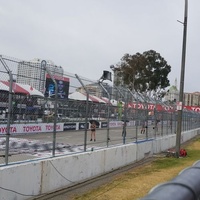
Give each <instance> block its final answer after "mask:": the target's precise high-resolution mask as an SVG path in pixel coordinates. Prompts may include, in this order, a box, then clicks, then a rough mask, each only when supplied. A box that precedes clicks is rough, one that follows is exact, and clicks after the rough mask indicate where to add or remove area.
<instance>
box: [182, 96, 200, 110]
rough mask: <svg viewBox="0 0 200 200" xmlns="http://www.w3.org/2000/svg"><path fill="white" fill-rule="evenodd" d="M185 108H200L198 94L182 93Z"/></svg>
mask: <svg viewBox="0 0 200 200" xmlns="http://www.w3.org/2000/svg"><path fill="white" fill-rule="evenodd" d="M184 105H185V106H198V107H199V106H200V92H193V93H184Z"/></svg>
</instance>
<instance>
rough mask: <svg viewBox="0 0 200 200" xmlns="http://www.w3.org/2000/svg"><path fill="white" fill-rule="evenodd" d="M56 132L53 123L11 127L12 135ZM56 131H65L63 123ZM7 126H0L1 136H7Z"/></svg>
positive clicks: (14, 125) (59, 124)
mask: <svg viewBox="0 0 200 200" xmlns="http://www.w3.org/2000/svg"><path fill="white" fill-rule="evenodd" d="M53 131H54V124H53V123H48V124H47V123H44V124H43V123H41V124H11V125H10V134H21V133H24V134H29V133H47V132H53ZM56 131H58V132H59V131H63V123H57V125H56ZM6 132H7V125H6V124H1V125H0V135H1V134H6Z"/></svg>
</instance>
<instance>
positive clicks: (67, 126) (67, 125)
mask: <svg viewBox="0 0 200 200" xmlns="http://www.w3.org/2000/svg"><path fill="white" fill-rule="evenodd" d="M63 130H64V131H70V130H76V123H64V127H63Z"/></svg>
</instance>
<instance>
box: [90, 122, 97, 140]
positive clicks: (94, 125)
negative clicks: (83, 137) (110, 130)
mask: <svg viewBox="0 0 200 200" xmlns="http://www.w3.org/2000/svg"><path fill="white" fill-rule="evenodd" d="M90 129H91V139H90V141H92V139H94V141H96V124H95V122H92V124H91V126H90Z"/></svg>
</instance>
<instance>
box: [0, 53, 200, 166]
mask: <svg viewBox="0 0 200 200" xmlns="http://www.w3.org/2000/svg"><path fill="white" fill-rule="evenodd" d="M0 61H1V62H0V165H5V164H6V165H7V164H9V163H13V162H19V161H26V160H36V159H41V158H48V157H52V156H59V155H65V154H72V153H79V152H84V151H91V150H96V149H99V148H106V147H109V146H112V145H119V144H120V145H123V144H127V143H132V142H138V141H141V140H144V141H145V140H148V139H155V138H156V137H163V136H166V135H169V134H175V133H176V126H177V111H176V105H174V104H167V103H166V102H165V103H163V102H162V101H161V100H160V99H158V98H155V97H153V98H152V97H150V96H149V95H147V94H141V93H139V92H136V91H131V90H130V89H128V88H125V87H119V86H115V85H112V84H111V82H110V81H109V80H104V79H101V78H100V79H99V80H91V79H88V78H85V77H82V76H81V75H79V74H71V73H68V72H65V71H64V70H63V68H62V67H60V66H56V65H55V64H54V63H53V62H52V61H50V60H41V59H33V60H31V61H24V60H19V59H15V58H10V57H7V56H1V57H0ZM100 76H101V75H99V77H100ZM93 122H94V124H95V128H94V127H93V125H92V123H93ZM182 125H183V130H184V131H186V130H190V129H194V128H198V127H199V125H200V115H199V113H197V112H194V111H187V110H184V111H183V121H182ZM92 129H95V131H94V130H93V131H92Z"/></svg>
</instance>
